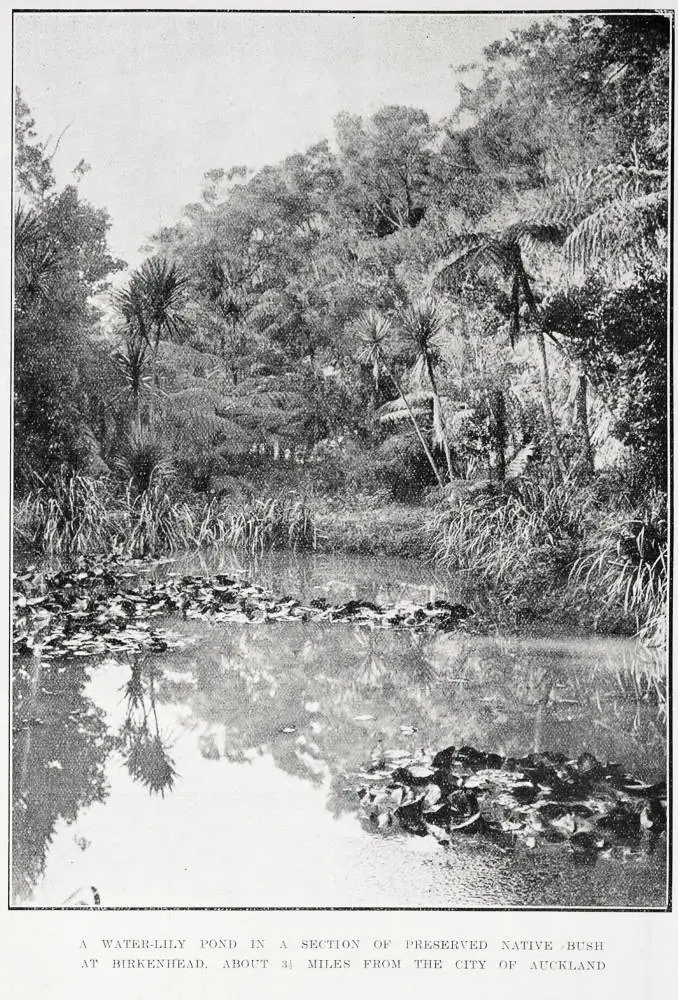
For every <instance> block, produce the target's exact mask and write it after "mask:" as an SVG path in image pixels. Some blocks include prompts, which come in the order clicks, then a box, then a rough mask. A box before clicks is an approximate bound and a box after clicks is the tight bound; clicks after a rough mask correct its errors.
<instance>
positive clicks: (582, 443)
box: [574, 365, 593, 478]
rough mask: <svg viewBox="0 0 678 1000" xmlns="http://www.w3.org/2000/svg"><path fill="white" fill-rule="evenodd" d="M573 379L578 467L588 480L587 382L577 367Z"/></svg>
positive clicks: (590, 467)
mask: <svg viewBox="0 0 678 1000" xmlns="http://www.w3.org/2000/svg"><path fill="white" fill-rule="evenodd" d="M575 378H576V379H577V390H576V393H575V397H574V432H575V436H576V438H577V443H578V445H579V449H580V451H579V456H578V457H579V461H578V467H579V469H580V471H581V472H582V474H583V475H584V476H585V477H586V478H588V477H590V476H592V475H593V448H592V446H591V432H590V429H589V415H588V380H587V378H586V372H585V371H584V369H583V368H582V367H581V366H579V365H578V366H577V370H576V373H575Z"/></svg>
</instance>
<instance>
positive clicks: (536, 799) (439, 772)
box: [358, 746, 666, 861]
mask: <svg viewBox="0 0 678 1000" xmlns="http://www.w3.org/2000/svg"><path fill="white" fill-rule="evenodd" d="M360 778H361V780H362V781H363V784H362V786H361V787H360V788H359V789H358V796H359V798H360V802H361V812H362V816H363V819H364V821H365V823H366V825H368V826H369V827H370V828H372V829H375V830H379V831H381V832H384V833H387V832H392V831H394V830H403V831H405V832H407V833H410V834H415V835H419V836H427V835H431V836H433V837H435V838H436V840H438V841H439V842H440V843H442V844H444V845H449V844H450V842H451V841H452V840H453V839H454V838H456V837H459V836H468V835H469V834H477V835H479V836H482V837H484V838H490V839H491V840H493V841H494V843H495V844H497V845H498V846H500V847H501V848H504V849H505V848H510V847H519V846H521V845H522V846H523V847H526V848H535V847H541V846H546V845H550V844H559V845H562V846H566V847H567V848H569V850H570V851H572V852H573V854H574V855H575V857H576V859H578V860H581V861H592V860H595V859H596V858H597V857H609V856H611V855H612V853H613V851H615V852H621V853H622V854H624V855H626V854H633V853H636V852H638V851H639V850H640V849H643V850H646V849H649V850H651V849H653V848H654V846H655V845H656V843H657V839H658V837H659V836H660V835H661V834H662V833H663V831H665V829H666V782H665V781H661V782H658V783H656V784H646V783H644V782H642V781H638V780H637V779H635V778H634V777H632V776H631V775H629V774H625V773H624V772H623V771H622V770H621V768H620V767H619V765H618V764H615V763H602V762H601V761H599V760H597V759H596V758H595V757H594V756H593V754H590V753H583V754H581V756H580V757H578V758H577V759H576V760H568V759H567V757H566V756H565V755H564V754H559V753H529V754H527V755H525V756H524V757H519V758H515V757H502V756H500V755H499V754H496V753H487V752H484V751H481V750H477V749H475V748H474V747H471V746H463V747H460V748H459V749H456V748H455V747H453V746H451V747H447V748H446V749H444V750H441V751H440V752H439V753H436V754H435V755H434V756H430V755H426V754H424V753H423V752H422V753H421V754H420V755H419V756H418V757H417V758H413V757H412V756H411V755H409V754H407V753H406V752H405V751H402V752H401V751H392V752H388V751H387V752H386V753H383V754H381V755H380V756H379V757H378V758H377V759H374V760H372V761H371V762H370V764H369V765H367V766H366V767H365V769H364V770H363V771H362V772H361V774H360Z"/></svg>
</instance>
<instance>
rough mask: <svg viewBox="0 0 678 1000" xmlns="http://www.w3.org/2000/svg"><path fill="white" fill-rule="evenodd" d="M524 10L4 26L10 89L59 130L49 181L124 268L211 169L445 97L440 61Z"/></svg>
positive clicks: (446, 71) (127, 17) (34, 20)
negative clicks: (94, 222)
mask: <svg viewBox="0 0 678 1000" xmlns="http://www.w3.org/2000/svg"><path fill="white" fill-rule="evenodd" d="M535 19H536V18H535V17H534V15H481V14H472V15H448V14H430V15H423V14H414V15H403V14H371V15H370V14H334V15H333V14H317V13H315V14H277V13H273V14H271V13H269V14H247V13H241V14H236V13H230V14H229V13H223V14H212V13H202V14H199V13H190V14H181V13H164V14H160V13H135V14H130V13H117V14H116V13H91V14H83V13H66V14H64V13H54V14H49V13H35V14H17V15H15V20H14V33H15V35H14V37H15V43H14V77H15V83H16V85H17V86H19V87H20V88H21V90H22V92H23V96H24V98H25V100H26V101H27V103H28V105H29V107H30V108H31V110H32V112H33V116H34V118H35V119H36V125H37V130H38V133H39V135H40V136H41V138H47V137H48V136H52V137H53V139H54V138H56V136H58V135H59V134H60V133H61V131H62V130H63V129H64V128H65V127H66V126H69V128H68V131H67V132H66V134H65V135H64V137H63V139H62V141H61V144H60V146H59V150H58V153H57V155H56V157H55V160H54V167H55V171H56V173H57V179H58V181H59V183H60V184H63V183H66V182H67V181H69V180H70V171H71V170H72V169H73V167H74V166H75V165H76V163H78V161H79V160H80V159H81V158H84V159H85V160H86V161H87V162H88V163H89V164H91V167H92V170H91V171H90V173H89V174H87V176H86V177H85V178H84V180H83V181H82V184H81V190H82V193H83V195H84V196H85V197H86V198H88V199H89V200H90V201H91V202H93V204H95V205H97V206H100V207H106V208H107V209H108V211H109V212H110V214H111V217H112V220H113V228H112V230H111V237H110V243H111V246H112V249H113V251H114V253H116V254H118V255H120V256H122V257H123V258H124V259H126V260H127V261H129V262H130V264H132V265H135V264H137V263H138V262H139V260H140V257H139V255H138V250H139V247H140V246H141V244H142V243H143V242H144V240H145V238H146V237H147V236H148V235H149V234H150V233H152V232H154V231H155V230H157V228H158V227H159V226H160V225H161V224H162V225H169V224H171V223H173V222H175V221H176V219H177V218H178V216H179V214H180V211H181V208H182V206H183V205H185V204H187V203H188V202H191V201H195V200H197V198H198V196H199V191H200V182H201V178H202V175H203V174H204V172H205V171H206V170H209V169H211V168H213V167H229V166H233V165H234V164H243V163H244V164H246V165H247V166H250V167H254V168H257V167H261V166H263V165H264V164H265V163H276V162H278V161H279V160H281V159H282V158H283V157H284V156H286V155H288V154H290V153H293V152H296V151H298V150H303V149H305V148H306V147H307V146H309V145H311V144H312V143H313V142H316V141H317V140H319V139H322V138H324V137H330V135H331V132H332V120H333V118H334V116H335V115H336V114H337V113H338V112H339V111H342V110H346V111H351V112H354V113H358V114H363V115H364V114H370V113H372V112H374V111H376V110H377V109H378V108H379V107H380V106H381V105H383V104H407V105H413V106H417V107H421V108H424V109H425V110H426V111H428V112H429V114H430V115H431V117H432V118H433V119H437V118H441V117H443V116H444V115H446V114H449V113H450V112H451V111H452V110H453V108H454V106H455V102H456V89H455V82H454V74H453V72H452V69H451V67H452V66H453V65H457V64H459V63H465V62H470V61H473V60H474V59H477V58H479V57H480V55H481V53H482V49H483V47H484V46H485V45H486V44H488V42H490V41H492V40H493V39H496V38H502V37H505V36H506V35H508V34H509V32H510V31H511V30H513V29H515V28H521V27H524V26H526V25H527V24H529V23H530V22H531V21H533V20H535Z"/></svg>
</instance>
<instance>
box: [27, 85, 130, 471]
mask: <svg viewBox="0 0 678 1000" xmlns="http://www.w3.org/2000/svg"><path fill="white" fill-rule="evenodd" d="M16 124H17V133H16V138H15V162H16V166H17V169H16V174H15V177H16V181H17V187H18V194H19V196H20V198H19V199H17V202H16V211H15V219H14V223H15V230H14V259H15V296H14V432H15V438H14V456H15V475H16V480H15V481H16V486H17V489H19V490H21V489H24V488H25V487H26V486H27V484H28V483H29V482H30V481H31V477H32V475H33V473H38V474H39V475H41V476H44V475H45V474H46V473H49V472H50V471H53V470H55V469H57V468H59V466H61V465H62V464H64V463H66V464H69V465H75V466H80V467H85V468H86V467H87V465H88V463H89V464H91V463H94V464H96V463H97V461H99V462H100V459H99V458H98V455H97V451H98V446H97V445H96V441H95V438H96V426H95V419H94V418H95V415H96V413H97V412H98V409H99V407H98V399H99V398H100V384H101V378H102V374H103V372H104V371H105V366H106V360H105V356H104V355H103V353H102V352H101V350H100V349H99V347H98V346H97V345H96V344H95V343H94V341H93V334H94V333H95V332H96V330H97V325H98V318H99V314H98V311H97V309H96V307H95V306H94V305H93V302H92V299H93V296H95V295H96V294H97V293H99V292H101V291H102V290H103V289H104V288H105V286H106V282H107V278H108V276H109V275H110V274H111V273H112V272H114V271H116V270H118V269H119V268H120V267H122V262H121V261H116V260H114V259H113V258H112V257H111V255H110V252H109V250H108V246H107V233H108V229H109V227H110V222H109V218H108V215H107V213H106V212H105V211H103V210H101V209H96V208H94V207H93V206H91V205H90V204H88V203H87V202H86V201H83V200H82V199H81V198H80V196H79V193H78V190H77V188H76V187H74V186H72V185H69V186H67V187H65V188H64V189H63V190H61V191H58V192H57V191H55V190H54V181H53V176H52V173H51V168H50V165H49V162H48V160H47V157H46V153H45V148H44V144H42V143H40V142H38V141H37V140H36V138H35V132H34V128H33V122H32V120H31V119H30V117H29V112H28V109H27V107H26V105H25V104H24V103H23V101H22V99H21V97H20V95H17V112H16ZM24 198H25V199H26V201H24V200H23V199H24Z"/></svg>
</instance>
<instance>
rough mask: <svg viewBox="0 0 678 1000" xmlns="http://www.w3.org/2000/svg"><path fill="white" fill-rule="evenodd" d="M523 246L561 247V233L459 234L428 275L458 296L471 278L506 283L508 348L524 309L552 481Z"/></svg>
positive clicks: (549, 407)
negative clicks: (529, 328)
mask: <svg viewBox="0 0 678 1000" xmlns="http://www.w3.org/2000/svg"><path fill="white" fill-rule="evenodd" d="M524 241H530V242H535V241H542V242H551V243H553V242H560V243H562V241H563V227H562V226H561V225H560V224H558V223H557V222H546V223H538V222H519V223H515V224H513V225H511V226H507V227H506V228H505V229H504V230H502V231H500V232H495V233H491V232H487V233H486V232H477V233H463V234H461V235H459V236H455V237H453V238H452V239H450V240H448V242H447V244H446V257H445V258H444V259H443V260H442V262H441V263H440V264H439V265H438V267H437V269H436V271H435V273H434V276H433V285H434V287H438V288H447V289H451V290H456V291H459V290H460V289H461V286H462V283H463V281H464V280H465V279H466V278H468V277H469V276H471V275H475V276H477V277H480V278H488V277H489V278H491V279H494V280H497V279H499V281H500V282H506V283H508V284H509V286H510V310H511V318H510V323H509V336H510V339H511V345H513V343H514V340H515V337H516V335H517V334H518V332H519V329H520V322H521V311H522V310H523V306H524V307H525V308H526V310H527V315H528V317H529V320H530V322H531V326H532V329H533V331H534V334H535V340H536V342H537V348H538V350H539V358H540V361H541V366H540V377H541V393H542V406H543V409H544V418H545V420H546V427H547V430H548V434H549V441H550V445H551V456H552V461H553V464H554V473H555V470H557V475H558V476H559V477H560V478H564V477H565V475H566V469H565V462H564V460H563V456H562V452H561V450H560V444H559V442H558V433H557V431H556V425H555V420H554V417H553V404H552V401H551V387H550V376H549V368H548V359H547V357H546V342H545V339H544V331H543V329H542V327H541V325H540V323H539V316H538V311H537V305H536V302H535V298H534V293H533V291H532V286H531V284H530V279H529V276H528V274H527V271H526V269H525V263H524V261H523V252H522V245H521V244H522V243H523V242H524Z"/></svg>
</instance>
